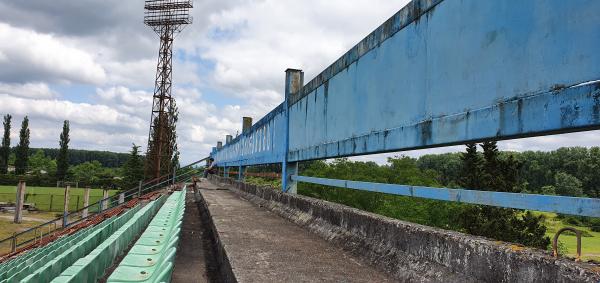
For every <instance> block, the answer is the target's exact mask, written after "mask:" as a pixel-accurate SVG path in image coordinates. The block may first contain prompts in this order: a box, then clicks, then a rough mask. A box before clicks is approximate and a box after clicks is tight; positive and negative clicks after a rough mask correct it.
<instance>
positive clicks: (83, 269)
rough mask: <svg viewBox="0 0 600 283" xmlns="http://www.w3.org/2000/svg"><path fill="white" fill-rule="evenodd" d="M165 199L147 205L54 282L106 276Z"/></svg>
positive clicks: (96, 278) (92, 280)
mask: <svg viewBox="0 0 600 283" xmlns="http://www.w3.org/2000/svg"><path fill="white" fill-rule="evenodd" d="M165 199H166V197H161V198H159V199H158V200H156V201H153V202H151V203H149V204H148V205H146V206H145V207H144V208H142V209H141V210H140V211H139V212H138V213H137V214H136V215H135V216H134V217H133V218H131V219H130V220H129V221H128V222H127V223H126V224H124V225H123V226H122V227H121V228H120V229H119V230H117V231H116V232H115V233H114V234H112V235H111V236H110V237H109V238H108V239H106V240H105V241H103V242H102V243H100V244H99V245H98V246H97V247H96V248H95V249H94V250H93V251H92V252H90V253H89V254H88V255H87V256H85V257H83V258H80V259H79V260H77V261H76V262H75V263H73V265H71V266H70V267H69V268H67V269H65V270H64V271H63V272H62V273H61V274H60V275H59V276H58V277H56V278H54V280H52V282H96V281H97V280H98V279H100V278H101V277H102V276H104V273H105V271H106V269H107V268H109V267H110V266H112V265H113V264H114V261H115V259H116V258H117V257H118V256H120V255H121V254H122V253H123V252H124V251H125V250H126V249H127V247H129V245H130V243H131V242H132V241H133V239H135V237H136V236H138V235H139V234H140V232H141V231H142V230H143V229H144V228H145V227H146V225H148V222H149V221H150V219H152V217H153V216H154V215H155V214H156V212H157V210H158V209H159V208H160V207H161V204H162V203H164V200H165Z"/></svg>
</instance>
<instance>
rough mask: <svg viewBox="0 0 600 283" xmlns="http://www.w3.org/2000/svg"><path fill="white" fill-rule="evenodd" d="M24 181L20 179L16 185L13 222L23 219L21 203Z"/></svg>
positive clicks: (23, 196)
mask: <svg viewBox="0 0 600 283" xmlns="http://www.w3.org/2000/svg"><path fill="white" fill-rule="evenodd" d="M25 189H26V188H25V181H23V180H20V181H19V184H18V185H17V197H16V199H15V221H14V222H15V223H18V224H20V223H21V221H22V220H23V203H25Z"/></svg>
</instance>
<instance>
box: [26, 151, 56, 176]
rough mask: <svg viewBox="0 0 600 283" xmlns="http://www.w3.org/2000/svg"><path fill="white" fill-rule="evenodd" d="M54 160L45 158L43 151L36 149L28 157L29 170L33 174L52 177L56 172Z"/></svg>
mask: <svg viewBox="0 0 600 283" xmlns="http://www.w3.org/2000/svg"><path fill="white" fill-rule="evenodd" d="M56 167H57V166H56V160H53V159H51V158H50V157H47V156H46V155H45V154H44V151H43V150H41V149H38V150H36V151H35V153H34V154H33V155H32V156H30V157H29V170H30V171H31V172H32V173H33V174H44V172H45V174H49V175H54V173H55V172H56Z"/></svg>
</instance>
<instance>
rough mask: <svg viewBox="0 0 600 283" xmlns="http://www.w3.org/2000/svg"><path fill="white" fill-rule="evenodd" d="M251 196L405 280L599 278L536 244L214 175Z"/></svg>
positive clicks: (593, 271) (594, 271)
mask: <svg viewBox="0 0 600 283" xmlns="http://www.w3.org/2000/svg"><path fill="white" fill-rule="evenodd" d="M211 181H212V182H213V183H218V184H219V185H220V186H226V187H228V188H229V189H230V190H232V191H233V192H236V193H238V194H240V195H241V196H243V197H244V198H246V199H248V200H249V201H251V202H253V203H255V204H258V205H261V206H263V207H265V208H267V209H269V210H271V211H273V212H274V213H277V214H278V215H280V216H282V217H284V218H286V219H288V220H290V221H292V222H294V223H296V224H298V225H300V226H302V227H304V228H306V229H308V230H310V231H312V232H314V233H316V234H318V235H319V236H321V237H322V238H324V239H325V240H327V241H329V242H331V243H334V244H336V245H338V246H341V247H343V248H344V249H345V250H348V251H350V252H352V253H353V254H355V255H357V256H359V257H361V258H363V259H366V260H367V261H369V262H371V263H372V264H373V265H376V266H378V267H380V268H382V269H384V270H385V271H386V272H388V273H389V274H391V275H392V276H394V277H395V278H397V279H398V280H401V281H410V282H415V281H420V282H424V281H427V282H430V281H446V282H458V281H462V282H477V281H479V282H594V283H596V282H599V281H600V268H599V267H598V266H594V265H590V264H578V263H575V262H572V261H570V260H566V259H555V258H553V257H551V256H550V255H547V254H545V253H544V252H542V251H540V250H536V249H529V248H522V247H520V246H516V245H512V244H510V243H503V242H495V241H490V240H488V239H485V238H481V237H475V236H470V235H466V234H463V233H459V232H454V231H446V230H442V229H437V228H432V227H427V226H423V225H418V224H413V223H409V222H404V221H399V220H395V219H391V218H387V217H383V216H380V215H376V214H372V213H368V212H364V211H361V210H357V209H354V208H350V207H347V206H343V205H339V204H335V203H330V202H326V201H322V200H318V199H313V198H309V197H305V196H300V195H291V194H286V193H282V192H279V191H276V190H274V189H272V188H268V187H258V186H254V185H249V184H244V183H240V182H237V181H234V180H232V179H225V178H220V177H217V176H212V177H211Z"/></svg>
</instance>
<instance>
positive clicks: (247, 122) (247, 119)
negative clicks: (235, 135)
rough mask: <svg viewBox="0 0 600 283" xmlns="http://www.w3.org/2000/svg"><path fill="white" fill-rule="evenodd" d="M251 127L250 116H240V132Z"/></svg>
mask: <svg viewBox="0 0 600 283" xmlns="http://www.w3.org/2000/svg"><path fill="white" fill-rule="evenodd" d="M250 128H252V117H243V118H242V133H245V132H247V131H249V130H250Z"/></svg>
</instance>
